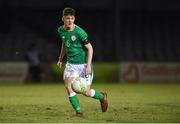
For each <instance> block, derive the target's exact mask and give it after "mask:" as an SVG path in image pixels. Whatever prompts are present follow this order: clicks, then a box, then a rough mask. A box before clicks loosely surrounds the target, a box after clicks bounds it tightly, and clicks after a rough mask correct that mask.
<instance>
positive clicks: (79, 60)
mask: <svg viewBox="0 0 180 124" xmlns="http://www.w3.org/2000/svg"><path fill="white" fill-rule="evenodd" d="M58 34H59V36H60V37H61V39H62V42H64V44H65V48H66V52H67V62H68V63H71V64H85V63H87V49H86V48H85V46H84V43H85V42H88V35H87V33H86V32H85V31H84V30H83V29H82V28H80V27H79V26H77V25H75V27H74V29H73V31H67V30H66V29H65V27H64V25H63V26H60V27H59V28H58Z"/></svg>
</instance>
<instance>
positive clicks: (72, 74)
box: [64, 64, 81, 114]
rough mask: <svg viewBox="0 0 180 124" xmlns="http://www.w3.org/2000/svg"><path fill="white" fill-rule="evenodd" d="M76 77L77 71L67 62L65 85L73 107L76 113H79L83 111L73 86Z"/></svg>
mask: <svg viewBox="0 0 180 124" xmlns="http://www.w3.org/2000/svg"><path fill="white" fill-rule="evenodd" d="M74 78H75V72H74V71H73V67H72V65H69V64H67V65H66V68H65V70H64V81H65V87H66V90H67V93H68V96H69V101H70V103H71V105H72V107H73V108H74V110H75V111H76V113H77V114H79V113H81V109H80V103H79V99H78V97H77V95H76V93H75V92H74V91H73V89H72V87H71V83H72V80H73V79H74Z"/></svg>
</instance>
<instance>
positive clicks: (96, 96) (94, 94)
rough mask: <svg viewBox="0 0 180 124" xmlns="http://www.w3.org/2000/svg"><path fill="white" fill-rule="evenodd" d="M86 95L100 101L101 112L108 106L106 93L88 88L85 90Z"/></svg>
mask: <svg viewBox="0 0 180 124" xmlns="http://www.w3.org/2000/svg"><path fill="white" fill-rule="evenodd" d="M87 95H89V96H91V97H92V98H94V99H98V100H99V101H100V105H101V110H102V112H106V111H107V108H108V99H107V93H102V92H98V91H95V90H94V89H90V90H89V91H88V92H87Z"/></svg>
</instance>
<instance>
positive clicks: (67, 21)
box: [62, 15, 75, 30]
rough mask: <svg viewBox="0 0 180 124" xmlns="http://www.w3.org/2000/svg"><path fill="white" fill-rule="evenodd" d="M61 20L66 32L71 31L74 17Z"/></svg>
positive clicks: (70, 16)
mask: <svg viewBox="0 0 180 124" xmlns="http://www.w3.org/2000/svg"><path fill="white" fill-rule="evenodd" d="M62 20H63V22H64V25H65V27H66V28H67V29H68V30H71V29H72V28H73V26H74V21H75V17H74V16H72V15H67V16H63V18H62Z"/></svg>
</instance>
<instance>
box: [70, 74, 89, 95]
mask: <svg viewBox="0 0 180 124" xmlns="http://www.w3.org/2000/svg"><path fill="white" fill-rule="evenodd" d="M72 89H73V90H74V91H75V92H76V93H85V92H86V91H87V83H86V80H85V79H84V78H82V77H76V78H74V80H73V81H72Z"/></svg>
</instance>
